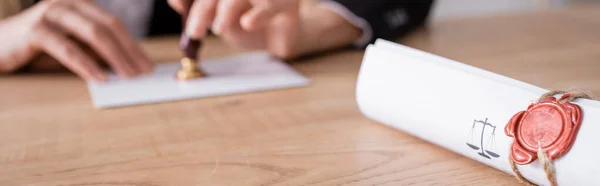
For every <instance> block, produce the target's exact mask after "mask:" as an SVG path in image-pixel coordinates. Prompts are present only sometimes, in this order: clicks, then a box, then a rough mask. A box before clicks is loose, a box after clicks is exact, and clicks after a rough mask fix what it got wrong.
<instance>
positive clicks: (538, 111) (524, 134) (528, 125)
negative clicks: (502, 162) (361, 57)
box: [504, 94, 582, 165]
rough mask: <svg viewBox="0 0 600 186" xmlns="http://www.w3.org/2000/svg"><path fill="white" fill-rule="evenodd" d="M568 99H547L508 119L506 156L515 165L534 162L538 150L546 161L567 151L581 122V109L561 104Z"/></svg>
mask: <svg viewBox="0 0 600 186" xmlns="http://www.w3.org/2000/svg"><path fill="white" fill-rule="evenodd" d="M570 96H572V95H571V94H565V95H563V96H562V97H561V98H560V99H558V100H556V98H554V97H553V96H549V97H547V98H545V99H543V100H541V101H539V102H537V103H534V104H531V105H529V107H527V110H525V111H521V112H519V113H517V114H515V115H514V116H513V117H512V118H511V119H510V121H509V122H508V124H507V125H506V127H505V128H504V132H505V133H506V135H507V136H509V137H513V138H514V142H513V144H512V146H511V148H510V153H511V155H512V158H513V160H514V161H515V163H517V164H519V165H526V164H529V163H531V162H533V161H535V160H536V159H537V158H538V157H537V152H538V149H539V148H540V147H541V148H542V149H543V150H544V151H545V152H546V155H547V156H548V158H549V159H550V160H554V159H556V158H558V157H561V156H563V155H564V154H565V153H567V152H568V151H569V149H570V148H571V146H572V145H573V143H574V141H575V137H576V136H577V131H578V130H579V126H580V125H581V119H582V114H581V108H580V107H579V106H578V105H576V104H573V103H570V102H568V101H564V99H567V98H568V97H570Z"/></svg>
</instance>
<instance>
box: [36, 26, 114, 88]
mask: <svg viewBox="0 0 600 186" xmlns="http://www.w3.org/2000/svg"><path fill="white" fill-rule="evenodd" d="M36 29H37V32H36V33H37V34H36V35H34V37H31V38H30V39H31V40H32V41H31V42H32V43H34V46H36V47H38V48H40V49H41V50H43V51H45V52H46V53H48V54H49V55H51V56H52V57H54V58H55V59H57V60H59V61H60V62H61V63H62V64H63V65H64V66H65V67H67V68H68V69H70V70H71V71H73V72H74V73H76V74H77V75H79V76H81V77H82V78H84V79H86V80H96V81H106V79H107V77H106V75H105V74H104V73H103V72H102V70H101V69H100V67H99V66H98V65H97V64H96V62H95V61H93V60H92V58H90V57H89V56H87V55H86V54H85V52H84V51H83V50H81V49H80V48H79V46H77V44H76V43H75V42H74V41H72V40H70V39H69V38H68V37H67V36H66V34H64V33H61V32H58V31H55V30H53V29H50V28H49V27H48V26H39V27H38V28H36Z"/></svg>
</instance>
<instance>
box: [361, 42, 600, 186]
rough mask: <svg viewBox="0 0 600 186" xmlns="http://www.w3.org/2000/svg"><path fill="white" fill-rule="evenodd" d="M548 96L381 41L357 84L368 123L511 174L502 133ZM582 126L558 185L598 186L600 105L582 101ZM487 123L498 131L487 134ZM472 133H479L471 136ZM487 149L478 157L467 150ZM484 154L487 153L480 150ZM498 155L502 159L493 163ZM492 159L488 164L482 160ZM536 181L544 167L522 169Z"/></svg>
mask: <svg viewBox="0 0 600 186" xmlns="http://www.w3.org/2000/svg"><path fill="white" fill-rule="evenodd" d="M546 92H547V90H544V89H542V88H539V87H536V86H533V85H530V84H527V83H524V82H520V81H517V80H514V79H511V78H508V77H505V76H501V75H498V74H494V73H491V72H488V71H485V70H482V69H478V68H475V67H472V66H469V65H466V64H463V63H459V62H456V61H452V60H449V59H446V58H443V57H440V56H436V55H433V54H428V53H426V52H422V51H418V50H415V49H412V48H409V47H406V46H401V45H397V44H393V43H390V42H387V41H383V40H379V41H377V42H376V43H375V45H371V46H369V47H368V48H367V52H366V54H365V56H364V59H363V64H362V66H361V69H360V74H359V78H358V82H357V98H356V99H357V103H358V105H359V108H360V110H361V112H362V113H363V114H364V115H366V116H367V117H369V118H371V119H373V120H376V121H379V122H381V123H383V124H385V125H389V126H391V127H393V128H396V129H399V130H402V131H404V132H407V133H409V134H412V135H415V136H417V137H419V138H421V139H423V140H426V141H429V142H431V143H434V144H437V145H439V146H442V147H445V148H447V149H449V150H452V151H454V152H456V153H459V154H461V155H464V156H466V157H469V158H471V159H474V160H476V161H479V162H481V163H484V164H487V165H489V166H491V167H494V168H496V169H499V170H502V171H505V172H507V173H509V174H513V173H512V170H511V168H510V164H509V162H508V155H509V147H510V144H511V143H512V141H513V139H512V138H510V137H508V136H506V135H505V133H504V126H505V125H506V124H507V122H508V121H509V119H510V118H511V117H512V116H513V115H514V114H516V113H517V112H518V111H522V110H525V109H526V108H527V106H528V104H529V103H533V102H534V101H535V100H537V99H538V98H539V96H540V95H542V94H544V93H546ZM575 103H577V104H578V105H579V106H580V107H581V109H582V111H583V122H582V124H581V128H580V130H579V133H578V136H577V139H576V141H575V143H574V145H573V146H572V148H571V150H570V151H569V152H568V153H567V154H566V155H565V156H563V157H561V158H559V159H557V160H555V161H554V164H555V166H556V178H557V180H558V183H559V185H600V179H597V178H596V176H597V175H600V166H598V165H600V159H598V158H596V157H597V156H598V153H600V150H599V149H598V145H596V144H595V143H596V142H598V141H600V139H599V138H598V137H597V136H598V135H597V134H596V133H595V132H596V131H599V130H600V125H598V124H597V123H599V122H600V102H597V101H591V100H576V101H575ZM475 120H478V121H486V122H487V123H490V124H492V125H494V126H495V127H496V129H495V134H494V135H493V136H494V137H495V142H494V141H491V140H490V137H491V136H492V135H491V132H492V131H493V129H492V128H490V127H487V128H486V129H485V131H484V132H483V140H481V139H482V137H481V134H482V131H483V128H482V126H483V125H481V124H479V123H476V124H475V128H474V130H471V129H473V128H472V126H473V124H474V121H475ZM471 131H472V132H473V133H471ZM467 143H470V144H473V145H476V146H478V147H479V148H481V149H480V150H474V149H472V148H471V147H469V146H468V145H467ZM482 150H483V151H482ZM485 150H488V151H489V152H492V154H497V155H499V157H493V156H492V155H491V154H490V153H488V152H487V151H485ZM479 153H482V154H484V155H485V156H487V157H489V158H486V157H484V156H483V155H480V154H479ZM519 170H520V171H521V173H522V174H523V176H525V177H526V178H528V179H530V180H531V181H533V182H535V183H537V184H542V185H548V181H547V178H546V175H545V173H544V170H543V166H542V165H541V164H540V163H539V161H537V160H536V161H535V162H533V163H531V164H529V165H525V166H519Z"/></svg>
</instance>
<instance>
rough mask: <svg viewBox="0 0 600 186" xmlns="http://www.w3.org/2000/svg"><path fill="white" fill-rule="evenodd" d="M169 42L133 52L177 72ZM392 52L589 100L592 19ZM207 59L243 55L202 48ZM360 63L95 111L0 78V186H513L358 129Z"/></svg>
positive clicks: (594, 51) (434, 39)
mask: <svg viewBox="0 0 600 186" xmlns="http://www.w3.org/2000/svg"><path fill="white" fill-rule="evenodd" d="M176 42H177V40H176V38H158V39H153V40H149V41H146V42H144V47H145V48H146V49H147V50H148V51H149V52H150V54H151V56H152V57H153V59H155V60H156V61H172V60H177V59H178V57H179V51H178V49H177V47H176V46H177V43H176ZM400 42H402V43H404V44H407V45H410V46H413V47H415V48H419V49H422V50H425V51H429V52H432V53H436V54H439V55H442V56H445V57H448V58H451V59H455V60H458V61H461V62H465V63H467V64H470V65H474V66H477V67H480V68H484V69H487V70H490V71H493V72H497V73H500V74H503V75H507V76H510V77H513V78H516V79H519V80H522V81H525V82H528V83H531V84H534V85H538V86H541V87H544V88H559V89H565V88H585V89H588V90H591V91H592V92H593V93H595V94H596V95H600V94H599V93H600V81H598V80H600V73H598V72H599V70H600V61H599V59H600V47H599V46H600V45H599V44H600V7H599V6H580V7H576V8H572V9H569V10H562V11H553V12H546V13H541V12H538V13H527V14H520V15H510V16H500V17H493V18H477V19H469V20H454V21H443V22H436V23H432V24H431V26H430V27H429V28H428V29H426V30H421V31H418V32H416V33H414V34H411V35H410V36H407V37H406V38H404V39H402V40H401V41H400ZM206 46H207V47H206V49H205V50H204V52H203V55H204V56H205V58H215V57H222V56H225V55H230V54H235V53H239V52H240V50H236V49H231V48H228V47H226V46H224V45H223V44H222V43H220V41H218V40H217V39H215V38H212V39H210V40H208V44H207V45H206ZM362 55H363V52H361V51H342V52H336V53H332V54H329V55H324V56H317V57H313V58H310V59H304V60H299V61H296V62H292V63H291V64H292V65H293V67H294V68H296V69H297V70H298V71H300V72H302V73H303V74H305V75H307V76H308V77H310V79H311V80H312V82H313V84H312V85H311V86H310V87H306V88H297V89H288V90H277V91H270V92H261V93H251V94H244V95H235V96H225V97H215V98H208V99H196V100H188V101H179V102H171V103H162V104H154V105H146V106H137V107H130V108H120V109H110V110H96V109H94V108H93V107H92V104H91V100H90V95H89V92H88V91H87V88H86V86H85V83H84V82H83V81H81V80H80V79H78V78H77V77H74V76H73V75H69V74H25V75H14V76H6V77H1V78H0V95H1V96H0V185H50V186H57V185H73V186H74V185H86V186H90V185H93V186H96V185H121V186H123V185H138V186H165V185H173V186H181V185H434V184H437V185H515V184H518V183H517V182H516V181H515V179H514V178H513V177H511V176H510V175H508V174H505V173H503V172H500V171H497V170H495V169H492V168H490V167H487V166H485V165H482V164H480V163H477V162H475V161H472V160H469V159H466V158H464V157H462V156H459V155H457V154H455V153H452V152H450V151H448V150H445V149H442V148H440V147H437V146H434V145H432V144H429V143H427V142H424V141H422V140H420V139H418V138H415V137H413V136H410V135H408V134H405V133H403V132H400V131H396V130H392V129H390V128H387V127H385V126H383V125H381V124H379V123H377V122H374V121H370V120H368V119H366V118H365V117H363V115H361V113H360V112H359V111H358V109H357V106H356V103H355V99H354V88H355V81H356V77H357V72H358V70H359V65H360V63H361V59H362Z"/></svg>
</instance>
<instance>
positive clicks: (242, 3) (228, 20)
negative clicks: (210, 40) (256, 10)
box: [213, 0, 251, 34]
mask: <svg viewBox="0 0 600 186" xmlns="http://www.w3.org/2000/svg"><path fill="white" fill-rule="evenodd" d="M250 8H251V6H250V3H248V1H247V0H221V1H220V2H219V5H218V7H217V16H216V17H215V21H214V23H213V31H214V32H216V33H217V34H220V33H224V32H228V31H230V30H234V31H235V30H239V29H241V26H240V21H239V20H240V18H241V16H242V14H243V13H244V12H245V11H247V10H249V9H250Z"/></svg>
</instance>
